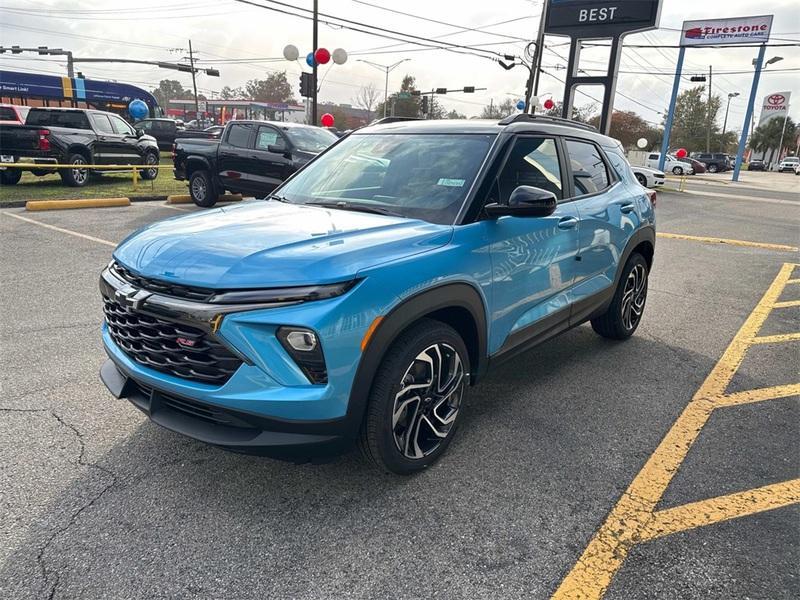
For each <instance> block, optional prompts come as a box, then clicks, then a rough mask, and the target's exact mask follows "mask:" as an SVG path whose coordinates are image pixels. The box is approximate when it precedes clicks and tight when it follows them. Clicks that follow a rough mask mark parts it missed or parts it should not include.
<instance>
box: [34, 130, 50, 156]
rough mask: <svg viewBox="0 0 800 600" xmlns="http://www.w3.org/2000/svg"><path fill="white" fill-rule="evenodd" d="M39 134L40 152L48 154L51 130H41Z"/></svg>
mask: <svg viewBox="0 0 800 600" xmlns="http://www.w3.org/2000/svg"><path fill="white" fill-rule="evenodd" d="M37 133H38V134H39V150H44V151H45V152H47V151H48V150H50V139H49V138H48V137H47V136H48V135H50V130H49V129H40V130H39V131H38V132H37Z"/></svg>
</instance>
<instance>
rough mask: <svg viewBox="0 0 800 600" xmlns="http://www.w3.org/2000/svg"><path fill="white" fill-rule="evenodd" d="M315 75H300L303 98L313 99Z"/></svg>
mask: <svg viewBox="0 0 800 600" xmlns="http://www.w3.org/2000/svg"><path fill="white" fill-rule="evenodd" d="M313 79H314V75H313V74H311V73H300V95H301V96H302V97H303V98H311V96H313V95H314V84H313V82H312V80H313Z"/></svg>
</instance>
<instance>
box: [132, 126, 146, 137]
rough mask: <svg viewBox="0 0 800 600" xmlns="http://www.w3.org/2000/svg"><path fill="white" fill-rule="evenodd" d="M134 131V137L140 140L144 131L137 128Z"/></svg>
mask: <svg viewBox="0 0 800 600" xmlns="http://www.w3.org/2000/svg"><path fill="white" fill-rule="evenodd" d="M134 131H135V132H136V137H137V138H140V137H142V136H143V135H144V130H143V129H139V128H138V127H136V128H135V129H134Z"/></svg>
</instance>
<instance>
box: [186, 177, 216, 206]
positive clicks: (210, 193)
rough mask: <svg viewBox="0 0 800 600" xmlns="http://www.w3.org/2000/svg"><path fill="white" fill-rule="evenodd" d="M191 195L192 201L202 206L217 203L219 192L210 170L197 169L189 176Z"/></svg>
mask: <svg viewBox="0 0 800 600" xmlns="http://www.w3.org/2000/svg"><path fill="white" fill-rule="evenodd" d="M189 195H190V196H191V197H192V201H193V202H194V203H195V204H196V205H197V206H200V207H202V208H209V207H211V206H214V205H215V204H216V203H217V198H218V194H217V192H216V188H215V187H214V182H212V181H211V176H210V175H209V174H208V171H195V172H194V173H192V176H191V177H190V178H189Z"/></svg>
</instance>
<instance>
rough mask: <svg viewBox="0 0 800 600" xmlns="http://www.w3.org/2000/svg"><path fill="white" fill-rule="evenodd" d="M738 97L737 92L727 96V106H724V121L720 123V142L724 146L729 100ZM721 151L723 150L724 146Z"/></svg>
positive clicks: (729, 106)
mask: <svg viewBox="0 0 800 600" xmlns="http://www.w3.org/2000/svg"><path fill="white" fill-rule="evenodd" d="M738 95H739V92H731V93H730V94H728V104H727V105H726V106H725V120H724V121H723V122H722V139H721V140H720V141H721V143H722V144H723V145H724V144H725V131H726V130H727V129H728V110H730V108H731V98H736V96H738ZM722 150H725V148H724V146H723V148H722Z"/></svg>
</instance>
